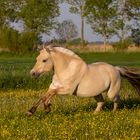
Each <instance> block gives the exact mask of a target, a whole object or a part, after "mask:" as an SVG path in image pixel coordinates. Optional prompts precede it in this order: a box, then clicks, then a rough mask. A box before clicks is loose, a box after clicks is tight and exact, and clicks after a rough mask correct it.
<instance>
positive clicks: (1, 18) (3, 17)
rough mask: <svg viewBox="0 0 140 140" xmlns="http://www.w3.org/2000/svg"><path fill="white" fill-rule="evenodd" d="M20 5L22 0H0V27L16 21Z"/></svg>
mask: <svg viewBox="0 0 140 140" xmlns="http://www.w3.org/2000/svg"><path fill="white" fill-rule="evenodd" d="M20 5H21V1H20V0H12V1H11V0H0V29H1V28H2V27H3V26H5V25H8V24H9V23H10V21H15V19H16V16H17V12H18V10H19V6H20Z"/></svg>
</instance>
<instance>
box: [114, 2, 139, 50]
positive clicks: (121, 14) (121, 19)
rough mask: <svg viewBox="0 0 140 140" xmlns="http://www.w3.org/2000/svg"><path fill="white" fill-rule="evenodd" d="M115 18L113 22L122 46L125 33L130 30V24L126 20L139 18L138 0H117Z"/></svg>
mask: <svg viewBox="0 0 140 140" xmlns="http://www.w3.org/2000/svg"><path fill="white" fill-rule="evenodd" d="M116 2H117V3H116V4H117V7H118V8H117V18H116V21H115V22H114V23H115V24H114V26H115V28H116V34H117V36H118V37H119V38H120V41H121V46H122V47H123V46H124V43H125V42H124V40H125V35H126V34H127V33H128V31H130V30H129V29H130V28H131V25H129V26H128V25H127V24H128V21H131V20H133V21H134V19H135V20H136V19H138V18H140V1H139V0H133V1H132V0H117V1H116Z"/></svg>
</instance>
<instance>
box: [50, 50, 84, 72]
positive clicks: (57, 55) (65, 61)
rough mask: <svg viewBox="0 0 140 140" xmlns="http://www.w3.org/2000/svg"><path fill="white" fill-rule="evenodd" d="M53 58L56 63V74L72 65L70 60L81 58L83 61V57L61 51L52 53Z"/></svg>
mask: <svg viewBox="0 0 140 140" xmlns="http://www.w3.org/2000/svg"><path fill="white" fill-rule="evenodd" d="M52 59H53V63H54V71H55V73H56V74H59V73H62V72H63V71H65V70H66V69H67V68H68V66H69V65H70V62H72V61H75V59H79V61H82V59H80V58H75V57H72V56H68V55H66V54H62V53H61V52H54V53H53V54H52ZM83 63H84V61H83Z"/></svg>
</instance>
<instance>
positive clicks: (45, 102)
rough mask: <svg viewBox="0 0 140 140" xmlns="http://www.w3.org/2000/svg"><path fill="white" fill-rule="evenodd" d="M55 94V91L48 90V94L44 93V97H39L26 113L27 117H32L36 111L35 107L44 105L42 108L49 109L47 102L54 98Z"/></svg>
mask: <svg viewBox="0 0 140 140" xmlns="http://www.w3.org/2000/svg"><path fill="white" fill-rule="evenodd" d="M56 93H57V90H56V89H50V90H48V92H47V93H46V95H44V96H43V97H41V98H40V99H39V100H38V101H37V102H36V103H34V104H33V106H32V108H31V109H29V110H28V112H27V113H26V114H27V116H32V115H33V113H34V112H35V111H36V109H37V107H38V106H39V105H40V104H41V103H43V104H44V108H46V110H47V108H48V107H50V104H49V101H50V99H51V98H52V96H54V95H55V94H56Z"/></svg>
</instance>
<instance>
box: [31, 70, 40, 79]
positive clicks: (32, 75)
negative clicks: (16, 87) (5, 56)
mask: <svg viewBox="0 0 140 140" xmlns="http://www.w3.org/2000/svg"><path fill="white" fill-rule="evenodd" d="M30 74H31V77H32V78H33V79H36V78H38V77H39V75H40V74H39V73H38V72H35V71H31V72H30Z"/></svg>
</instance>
